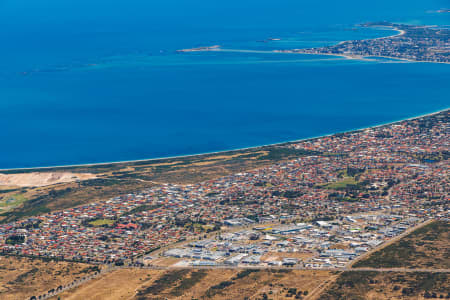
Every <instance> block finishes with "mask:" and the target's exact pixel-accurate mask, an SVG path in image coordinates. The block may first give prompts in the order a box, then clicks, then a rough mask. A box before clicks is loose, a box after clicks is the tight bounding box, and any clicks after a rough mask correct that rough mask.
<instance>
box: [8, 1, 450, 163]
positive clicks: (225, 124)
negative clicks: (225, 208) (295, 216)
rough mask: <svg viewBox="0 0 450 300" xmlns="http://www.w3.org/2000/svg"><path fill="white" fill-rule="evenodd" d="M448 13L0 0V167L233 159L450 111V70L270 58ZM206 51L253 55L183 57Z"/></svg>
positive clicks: (395, 7)
mask: <svg viewBox="0 0 450 300" xmlns="http://www.w3.org/2000/svg"><path fill="white" fill-rule="evenodd" d="M446 4H447V5H448V2H447V1H437V0H429V1H404V0H398V1H387V0H381V1H376V2H368V1H356V0H352V1H339V2H338V1H328V0H327V1H301V0H296V1H293V0H279V1H267V0H259V1H254V0H250V1H242V0H240V1H237V0H231V1H224V2H219V1H204V0H202V1H195V0H191V1H185V0H178V1H168V0H165V1H162V0H161V1H160V0H152V1H143V0H142V1H141V0H130V1H105V0H97V1H92V0H90V1H87V0H78V1H71V0H70V1H57V0H43V1H25V0H3V1H0V40H1V47H0V168H20V167H37V166H53V165H66V164H81V163H95V162H108V161H122V160H134V159H146V158H156V157H167V156H175V155H187V154H195V153H204V152H212V151H221V150H228V149H236V148H242V147H250V146H256V145H264V144H271V143H277V142H282V141H289V140H297V139H302V138H308V137H313V136H320V135H324V134H329V133H333V132H340V131H345V130H351V129H355V128H361V127H367V126H373V125H376V124H380V123H386V122H391V121H396V120H399V119H403V118H408V117H413V116H416V115H421V114H425V113H430V112H433V111H437V110H441V109H445V108H448V106H449V102H450V101H449V99H450V97H449V95H450V85H449V84H448V82H450V68H449V66H448V65H444V64H434V63H408V62H401V61H396V60H381V59H380V60H374V61H360V60H348V59H345V58H341V57H333V56H315V55H301V54H281V53H271V52H270V51H271V50H276V49H292V48H304V47H315V46H323V45H331V44H334V43H338V42H339V41H342V40H348V39H365V38H374V37H380V36H388V35H392V34H395V32H393V31H390V30H380V29H370V28H361V27H358V26H357V25H358V24H361V23H364V22H370V21H391V22H401V23H407V24H418V25H439V26H445V25H448V21H449V14H444V13H437V12H436V11H437V10H439V9H442V8H447V7H446ZM270 38H276V39H280V40H277V41H271V40H269V39H270ZM212 45H221V46H222V47H223V48H224V49H234V50H246V51H230V52H225V51H217V52H192V53H179V52H177V51H176V50H179V49H186V48H193V47H200V46H212Z"/></svg>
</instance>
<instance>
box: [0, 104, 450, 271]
mask: <svg viewBox="0 0 450 300" xmlns="http://www.w3.org/2000/svg"><path fill="white" fill-rule="evenodd" d="M449 121H450V110H445V111H443V112H440V113H436V114H431V115H427V116H424V117H420V118H415V119H410V120H405V121H401V122H397V123H393V124H389V125H384V126H379V127H373V128H368V129H364V130H359V131H354V132H348V133H341V134H335V135H332V136H325V137H321V138H316V139H311V140H305V141H300V142H295V143H288V144H282V145H279V146H278V147H279V151H290V150H292V149H297V150H301V152H302V153H304V155H302V156H299V157H298V158H297V159H293V160H289V161H287V162H281V163H276V164H273V165H271V166H268V167H262V168H257V169H254V170H251V171H247V172H240V173H236V174H234V175H230V176H225V177H220V178H218V179H214V180H207V181H204V182H201V183H199V184H187V185H175V184H164V183H162V184H160V185H158V186H155V187H152V188H149V189H146V190H144V191H140V192H136V193H134V194H127V195H117V197H114V198H112V199H109V200H107V201H101V202H96V203H91V204H86V205H82V206H78V207H75V208H70V209H66V210H62V211H57V212H52V213H47V214H43V215H41V216H37V217H28V218H25V219H22V220H19V221H15V222H11V223H7V224H2V225H0V249H1V250H0V251H1V254H2V255H15V256H28V257H44V258H52V259H60V260H68V261H82V262H88V263H93V264H117V265H122V264H128V265H135V266H156V267H157V266H202V265H206V266H223V265H235V266H252V265H253V266H268V267H270V266H281V267H282V266H286V267H292V266H296V267H302V268H313V269H315V268H330V267H331V268H345V267H346V266H347V265H348V264H350V263H352V261H355V260H357V259H358V257H359V256H361V255H364V253H366V252H368V251H370V250H371V249H374V248H376V247H377V246H379V245H382V244H383V243H386V242H388V241H389V240H391V239H392V238H395V237H396V236H399V235H401V234H402V233H404V232H406V231H407V230H409V229H410V228H412V227H414V226H415V225H417V224H419V223H423V222H426V221H427V220H432V219H445V220H448V218H449V200H450V199H449V193H448V191H449V188H450V182H449V180H448V174H449V164H448V159H449V153H450V151H449V150H450V149H449V143H450V138H449V133H450V131H449Z"/></svg>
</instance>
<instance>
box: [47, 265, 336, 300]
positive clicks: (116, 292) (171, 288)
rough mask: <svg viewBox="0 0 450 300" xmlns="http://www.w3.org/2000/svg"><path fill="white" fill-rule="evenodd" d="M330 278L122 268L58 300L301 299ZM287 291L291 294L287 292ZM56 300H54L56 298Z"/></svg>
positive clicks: (319, 274) (327, 274)
mask: <svg viewBox="0 0 450 300" xmlns="http://www.w3.org/2000/svg"><path fill="white" fill-rule="evenodd" d="M329 277H330V272H326V271H298V270H282V271H277V270H273V271H271V270H253V271H245V270H242V269H241V270H236V269H234V270H232V269H214V270H207V269H196V270H194V269H173V270H169V271H163V270H142V269H121V270H116V271H113V272H111V273H109V274H106V275H104V276H102V277H100V278H97V279H94V280H92V281H90V282H87V283H85V284H83V285H81V286H80V287H78V288H76V289H74V290H71V291H66V292H64V293H63V294H60V295H59V296H60V297H61V299H64V300H66V299H93V300H96V299H111V300H114V299H136V300H138V299H139V300H143V299H262V297H263V294H266V295H267V296H269V299H294V297H295V296H294V294H293V292H294V289H295V295H297V294H299V292H300V291H301V292H302V293H301V294H302V299H305V295H304V292H305V291H307V292H306V294H308V293H310V292H312V291H313V290H314V289H315V288H317V286H319V284H320V283H322V282H323V281H325V280H326V279H328V278H329ZM289 289H290V292H289ZM55 298H56V297H55Z"/></svg>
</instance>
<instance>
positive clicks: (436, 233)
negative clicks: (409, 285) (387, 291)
mask: <svg viewBox="0 0 450 300" xmlns="http://www.w3.org/2000/svg"><path fill="white" fill-rule="evenodd" d="M353 267H356V268H357V267H371V268H399V267H406V268H438V269H448V268H450V222H445V221H434V222H432V223H430V224H428V225H425V226H423V227H421V228H419V229H416V230H414V231H413V232H411V233H410V234H408V235H407V236H405V237H403V238H402V239H400V240H399V241H397V242H395V243H393V244H390V245H388V246H386V247H385V248H383V249H381V250H379V251H377V252H375V253H373V254H371V255H370V256H369V257H368V258H365V259H363V260H360V261H358V262H357V263H355V264H354V265H353Z"/></svg>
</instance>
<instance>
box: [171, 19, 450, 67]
mask: <svg viewBox="0 0 450 300" xmlns="http://www.w3.org/2000/svg"><path fill="white" fill-rule="evenodd" d="M360 26H362V27H373V28H385V29H392V30H395V31H398V34H395V35H391V36H388V37H381V38H374V39H367V40H350V41H343V42H340V43H338V44H336V45H332V46H326V47H315V48H301V49H284V50H272V51H268V52H275V53H297V54H318V55H334V56H345V57H347V58H357V59H364V58H368V57H382V58H383V57H384V58H391V59H402V60H409V61H416V62H434V63H449V62H450V30H449V29H447V28H440V27H436V26H416V25H405V24H394V23H389V22H374V23H366V24H362V25H360ZM278 40H280V39H279V38H269V39H267V40H264V41H263V42H268V41H278ZM224 50H226V51H246V50H228V49H222V48H221V46H220V45H214V46H211V47H198V48H191V49H182V50H178V51H177V52H205V51H224Z"/></svg>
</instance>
